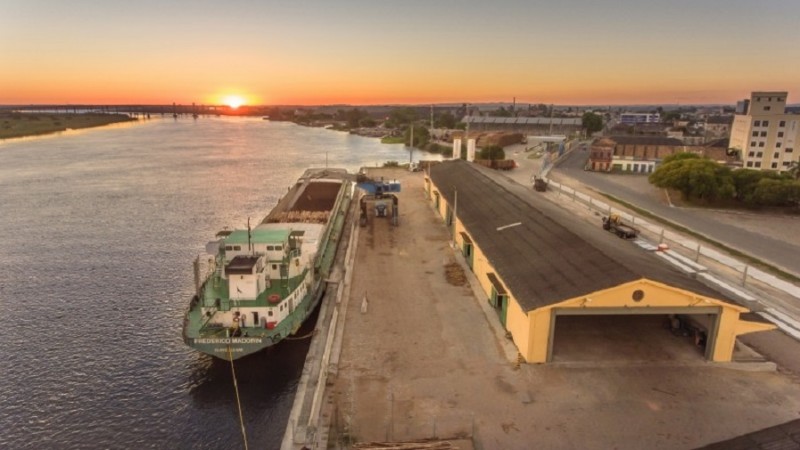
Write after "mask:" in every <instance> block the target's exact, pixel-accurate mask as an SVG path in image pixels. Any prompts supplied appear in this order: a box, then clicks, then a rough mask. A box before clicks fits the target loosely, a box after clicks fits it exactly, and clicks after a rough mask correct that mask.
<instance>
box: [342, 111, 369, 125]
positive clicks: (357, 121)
mask: <svg viewBox="0 0 800 450" xmlns="http://www.w3.org/2000/svg"><path fill="white" fill-rule="evenodd" d="M336 116H337V118H338V119H339V120H344V121H346V122H347V126H348V127H349V128H358V127H360V126H361V121H362V120H365V119H368V118H369V114H368V113H367V112H366V111H364V110H360V109H358V108H353V109H350V110H347V111H345V110H342V109H340V110H339V111H337V112H336Z"/></svg>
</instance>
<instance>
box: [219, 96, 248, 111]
mask: <svg viewBox="0 0 800 450" xmlns="http://www.w3.org/2000/svg"><path fill="white" fill-rule="evenodd" d="M222 103H224V104H226V105H228V106H230V107H231V109H236V108H238V107H240V106H242V105H244V99H243V98H242V97H239V96H238V95H228V96H227V97H225V98H223V99H222Z"/></svg>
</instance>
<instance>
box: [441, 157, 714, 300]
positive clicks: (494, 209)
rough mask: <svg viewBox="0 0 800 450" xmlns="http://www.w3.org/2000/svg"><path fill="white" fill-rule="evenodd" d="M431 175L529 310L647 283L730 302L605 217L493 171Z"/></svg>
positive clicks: (464, 167)
mask: <svg viewBox="0 0 800 450" xmlns="http://www.w3.org/2000/svg"><path fill="white" fill-rule="evenodd" d="M430 177H431V179H432V181H433V183H434V184H435V185H436V187H437V188H438V189H439V190H440V193H441V195H442V196H443V197H444V198H445V199H446V200H447V202H448V203H449V204H450V205H453V204H454V203H455V197H456V196H457V197H458V202H457V204H456V205H455V209H456V214H457V216H458V219H459V220H460V221H461V222H462V223H463V224H464V226H465V227H466V229H467V231H468V232H469V234H470V235H471V236H472V239H473V241H474V242H475V244H476V245H477V246H478V247H479V248H480V249H481V251H482V252H483V253H484V255H485V256H486V258H487V259H488V260H489V263H490V264H491V265H492V266H493V267H494V268H495V270H496V271H497V274H498V275H499V277H500V278H501V279H502V280H503V282H504V283H505V284H506V286H507V287H508V288H509V289H510V290H511V292H512V294H513V295H514V297H515V298H516V299H517V301H518V302H519V303H520V306H522V308H524V309H525V310H526V311H530V310H533V309H536V308H540V307H543V306H548V305H552V304H555V303H559V302H561V301H564V300H567V299H570V298H574V297H578V296H581V295H586V294H589V293H592V292H596V291H599V290H603V289H608V288H611V287H615V286H618V285H620V284H623V283H627V282H630V281H635V280H638V279H641V278H648V279H650V280H653V281H658V282H661V283H665V284H668V285H670V286H673V287H677V288H682V289H686V290H689V291H692V292H695V293H697V294H700V295H706V296H708V297H713V298H717V299H721V300H725V299H726V298H725V297H724V296H722V294H720V293H719V292H717V291H715V290H712V289H711V288H709V287H707V286H706V285H704V284H702V283H701V282H699V281H697V280H695V279H692V278H690V277H689V276H687V275H685V274H684V273H682V272H680V271H678V270H677V269H675V268H673V267H671V266H668V265H666V264H664V262H663V261H661V260H660V259H659V258H657V257H656V256H655V255H653V254H651V253H648V252H645V251H642V249H640V248H639V247H638V246H636V245H634V244H632V243H631V242H628V241H624V240H621V239H619V238H618V237H616V236H615V235H613V234H611V233H608V232H606V231H603V230H602V228H601V226H600V225H601V221H600V218H599V217H598V218H597V224H596V226H592V225H590V224H588V223H586V222H583V221H578V220H575V217H574V216H572V215H570V214H569V213H567V212H566V211H564V210H563V209H561V208H559V207H558V206H556V205H554V204H552V203H550V202H548V201H546V200H544V199H541V198H537V197H535V196H533V195H532V194H531V191H530V189H528V188H526V187H524V186H522V185H520V184H517V183H515V182H513V181H511V180H510V179H508V178H506V177H505V176H504V175H501V174H499V173H497V172H494V171H492V170H491V169H486V168H483V167H480V166H477V165H474V164H470V163H467V162H465V161H462V160H455V161H446V162H444V163H442V164H438V165H436V166H432V167H431V169H430ZM456 192H457V194H456ZM517 224H518V225H517Z"/></svg>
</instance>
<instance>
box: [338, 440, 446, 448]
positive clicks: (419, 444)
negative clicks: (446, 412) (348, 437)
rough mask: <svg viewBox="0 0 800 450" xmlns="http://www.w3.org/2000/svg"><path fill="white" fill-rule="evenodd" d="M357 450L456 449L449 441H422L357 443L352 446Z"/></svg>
mask: <svg viewBox="0 0 800 450" xmlns="http://www.w3.org/2000/svg"><path fill="white" fill-rule="evenodd" d="M353 448H354V449H359V450H453V449H458V447H456V446H455V445H453V444H452V443H451V442H449V441H433V440H430V439H423V440H420V441H406V442H359V443H356V444H353Z"/></svg>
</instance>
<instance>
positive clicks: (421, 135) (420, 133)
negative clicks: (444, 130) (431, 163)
mask: <svg viewBox="0 0 800 450" xmlns="http://www.w3.org/2000/svg"><path fill="white" fill-rule="evenodd" d="M403 137H404V139H405V143H406V145H409V144H410V145H411V146H412V147H417V148H423V147H425V146H426V145H427V144H428V142H430V140H431V134H430V132H429V131H428V129H427V128H425V127H423V126H421V125H414V142H411V127H408V128H406V130H405V132H404V133H403Z"/></svg>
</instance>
